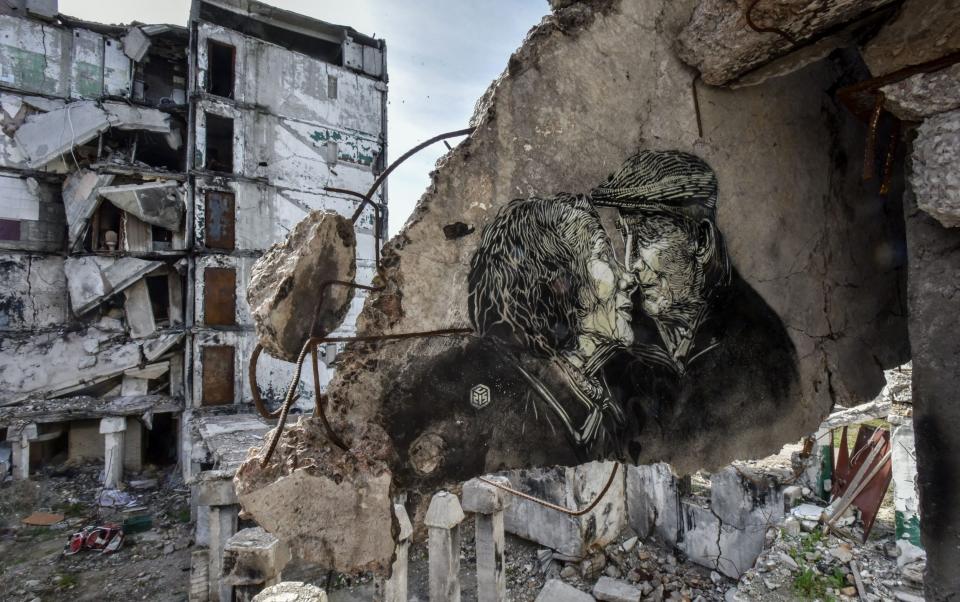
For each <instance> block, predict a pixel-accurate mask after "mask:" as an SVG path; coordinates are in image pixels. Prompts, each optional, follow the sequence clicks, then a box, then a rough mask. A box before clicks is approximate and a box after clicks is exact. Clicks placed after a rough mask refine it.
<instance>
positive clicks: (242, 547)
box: [220, 527, 290, 602]
mask: <svg viewBox="0 0 960 602" xmlns="http://www.w3.org/2000/svg"><path fill="white" fill-rule="evenodd" d="M289 561H290V551H289V549H288V548H287V546H286V544H284V543H282V542H281V541H280V540H279V539H277V538H276V537H275V536H273V535H271V534H270V533H267V532H266V531H264V530H263V529H262V528H261V527H254V528H252V529H243V530H242V531H237V532H236V533H234V534H233V535H232V536H231V537H230V538H229V539H227V541H226V544H225V545H224V548H223V560H222V561H221V567H220V584H221V587H222V586H224V585H227V586H230V587H232V588H233V593H234V599H235V600H236V602H250V601H251V600H253V597H254V596H256V595H257V594H258V593H260V591H261V590H262V589H263V588H265V587H270V586H271V585H274V584H276V583H279V582H280V571H282V570H283V567H285V566H286V565H287V562H289Z"/></svg>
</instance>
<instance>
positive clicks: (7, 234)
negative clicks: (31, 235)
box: [0, 219, 20, 240]
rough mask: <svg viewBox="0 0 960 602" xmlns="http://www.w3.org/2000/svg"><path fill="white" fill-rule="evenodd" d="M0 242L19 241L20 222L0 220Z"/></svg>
mask: <svg viewBox="0 0 960 602" xmlns="http://www.w3.org/2000/svg"><path fill="white" fill-rule="evenodd" d="M0 240H20V220H16V219H0Z"/></svg>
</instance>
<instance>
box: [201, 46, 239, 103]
mask: <svg viewBox="0 0 960 602" xmlns="http://www.w3.org/2000/svg"><path fill="white" fill-rule="evenodd" d="M236 57H237V49H236V48H234V47H233V46H230V45H229V44H224V43H222V42H217V41H215V40H208V41H207V92H209V93H211V94H216V95H217V96H223V97H224V98H233V89H234V80H235V78H236Z"/></svg>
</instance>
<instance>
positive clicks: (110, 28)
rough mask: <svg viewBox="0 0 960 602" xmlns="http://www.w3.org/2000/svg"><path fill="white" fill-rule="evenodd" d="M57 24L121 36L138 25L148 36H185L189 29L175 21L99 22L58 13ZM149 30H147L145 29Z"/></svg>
mask: <svg viewBox="0 0 960 602" xmlns="http://www.w3.org/2000/svg"><path fill="white" fill-rule="evenodd" d="M57 20H58V21H59V24H60V25H62V26H64V27H67V28H70V29H88V30H90V31H92V32H94V33H99V34H101V35H108V36H122V35H124V34H125V33H127V31H129V30H130V29H131V28H133V27H139V28H140V29H142V30H144V33H145V34H147V35H148V36H154V35H160V34H164V33H175V34H180V35H183V36H184V37H187V36H188V35H189V30H188V29H187V27H186V26H185V25H177V24H175V23H141V22H140V21H131V22H130V23H100V22H97V21H87V20H86V19H81V18H79V17H72V16H70V15H65V14H63V13H59V14H58V15H57ZM148 28H149V29H150V31H147V29H148Z"/></svg>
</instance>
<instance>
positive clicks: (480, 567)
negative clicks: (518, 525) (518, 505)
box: [463, 477, 510, 602]
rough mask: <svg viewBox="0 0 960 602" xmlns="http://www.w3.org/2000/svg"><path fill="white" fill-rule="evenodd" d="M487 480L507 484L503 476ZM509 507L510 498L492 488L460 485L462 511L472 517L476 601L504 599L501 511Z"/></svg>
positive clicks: (470, 483)
mask: <svg viewBox="0 0 960 602" xmlns="http://www.w3.org/2000/svg"><path fill="white" fill-rule="evenodd" d="M487 479H488V480H496V481H497V482H501V483H503V484H504V485H509V484H510V481H509V480H507V479H506V478H505V477H487ZM509 505H510V495H509V494H507V493H506V492H505V491H503V490H502V489H498V488H496V487H494V486H493V485H490V484H488V483H484V482H483V481H480V480H479V479H470V480H469V481H467V482H466V483H464V485H463V509H464V510H465V511H467V512H473V513H475V514H476V517H475V520H476V535H475V537H474V539H475V540H476V545H477V601H478V602H502V601H503V600H506V599H507V574H506V572H505V568H506V561H505V558H504V551H505V546H506V542H505V540H504V534H503V510H504V508H506V507H507V506H509Z"/></svg>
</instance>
